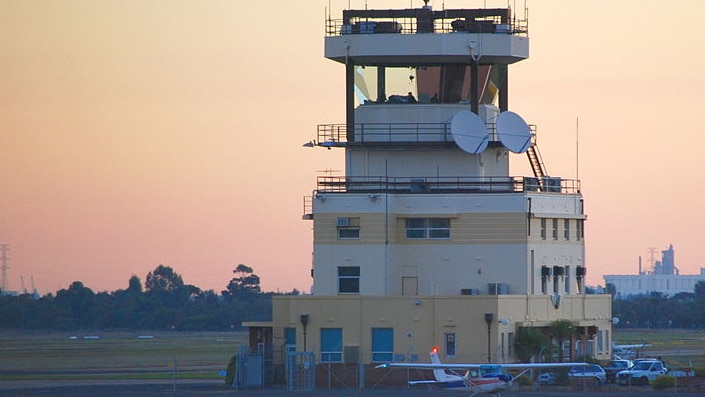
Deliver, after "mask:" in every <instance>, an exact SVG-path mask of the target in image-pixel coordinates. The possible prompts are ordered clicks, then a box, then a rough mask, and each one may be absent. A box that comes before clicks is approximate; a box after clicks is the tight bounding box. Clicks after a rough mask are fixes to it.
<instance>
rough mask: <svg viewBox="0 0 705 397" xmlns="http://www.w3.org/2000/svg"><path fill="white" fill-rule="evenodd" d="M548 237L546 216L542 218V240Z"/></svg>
mask: <svg viewBox="0 0 705 397" xmlns="http://www.w3.org/2000/svg"><path fill="white" fill-rule="evenodd" d="M545 239H546V218H541V240H545Z"/></svg>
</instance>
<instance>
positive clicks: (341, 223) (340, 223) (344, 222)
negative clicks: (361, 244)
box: [335, 218, 350, 227]
mask: <svg viewBox="0 0 705 397" xmlns="http://www.w3.org/2000/svg"><path fill="white" fill-rule="evenodd" d="M335 226H337V227H348V226H350V218H338V219H336V221H335Z"/></svg>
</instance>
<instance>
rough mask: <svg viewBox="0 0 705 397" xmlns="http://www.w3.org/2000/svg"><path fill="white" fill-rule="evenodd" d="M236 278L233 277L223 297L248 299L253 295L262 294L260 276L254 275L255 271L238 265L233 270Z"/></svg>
mask: <svg viewBox="0 0 705 397" xmlns="http://www.w3.org/2000/svg"><path fill="white" fill-rule="evenodd" d="M233 273H235V275H236V277H233V278H232V279H231V280H230V283H228V286H227V287H226V290H225V291H223V296H224V297H226V298H236V297H247V296H250V295H252V294H256V293H260V286H259V282H260V280H259V276H258V275H256V274H254V270H253V269H252V268H251V267H249V266H247V265H243V264H239V265H237V267H236V268H235V270H233Z"/></svg>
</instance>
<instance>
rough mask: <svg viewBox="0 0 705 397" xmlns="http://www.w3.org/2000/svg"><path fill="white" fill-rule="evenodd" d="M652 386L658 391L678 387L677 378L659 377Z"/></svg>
mask: <svg viewBox="0 0 705 397" xmlns="http://www.w3.org/2000/svg"><path fill="white" fill-rule="evenodd" d="M651 386H652V387H653V388H654V389H656V390H663V389H668V388H669V387H675V386H676V378H675V377H673V376H670V375H659V376H657V377H656V379H654V380H653V381H652V382H651Z"/></svg>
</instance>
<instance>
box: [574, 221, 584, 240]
mask: <svg viewBox="0 0 705 397" xmlns="http://www.w3.org/2000/svg"><path fill="white" fill-rule="evenodd" d="M582 237H583V220H582V219H577V220H576V221H575V239H576V240H578V241H580V239H581V238H582Z"/></svg>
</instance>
